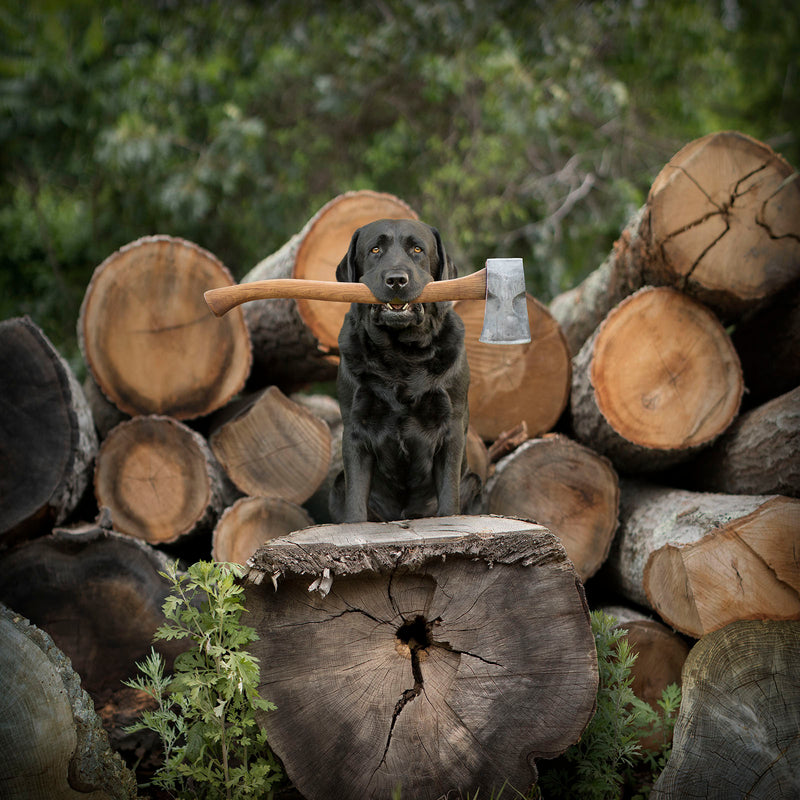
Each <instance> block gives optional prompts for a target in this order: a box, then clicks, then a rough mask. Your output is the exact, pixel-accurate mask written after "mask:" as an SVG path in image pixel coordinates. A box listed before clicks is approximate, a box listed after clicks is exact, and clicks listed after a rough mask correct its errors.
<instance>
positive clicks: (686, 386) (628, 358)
mask: <svg viewBox="0 0 800 800" xmlns="http://www.w3.org/2000/svg"><path fill="white" fill-rule="evenodd" d="M743 389H744V387H743V382H742V371H741V368H740V366H739V359H738V357H737V355H736V351H735V350H734V349H733V345H732V344H731V341H730V339H729V337H728V335H727V334H726V333H725V330H724V328H723V327H722V325H721V324H720V322H719V321H718V320H717V318H716V317H715V316H714V315H713V314H712V313H711V312H710V311H709V310H708V309H707V308H705V307H704V306H702V305H700V304H699V303H697V302H695V301H694V300H692V299H691V298H689V297H687V296H686V295H685V294H682V293H681V292H678V291H676V290H675V289H669V288H666V287H660V288H653V287H646V288H644V289H640V290H639V291H638V292H636V293H635V294H633V295H631V296H630V297H627V298H626V299H625V300H623V301H622V302H621V303H620V304H619V305H618V306H617V307H616V308H614V309H613V310H612V311H611V313H610V314H609V315H608V316H607V317H606V319H605V320H604V321H603V323H602V325H600V326H599V327H598V328H597V330H596V331H595V332H594V334H592V336H591V337H590V338H589V339H588V340H587V341H586V343H585V344H584V345H583V347H582V348H581V350H580V352H579V353H578V355H577V356H576V357H575V359H574V363H573V372H572V424H573V428H574V431H575V434H576V436H577V437H578V438H579V439H580V440H581V441H583V442H585V443H586V444H588V445H590V446H591V447H593V448H595V449H596V450H597V451H598V452H601V453H603V454H604V455H607V456H608V457H609V458H610V459H611V460H612V462H613V463H614V466H615V467H617V469H619V470H621V471H627V472H640V471H653V470H657V469H664V468H666V467H668V466H671V465H673V464H676V463H679V462H681V461H685V460H687V459H688V458H689V457H691V456H692V455H694V454H695V453H696V452H697V451H698V450H699V449H700V448H701V447H704V446H707V445H708V444H710V443H711V442H712V441H713V440H714V439H716V438H717V436H719V435H720V434H721V433H722V432H723V431H724V430H725V429H726V428H727V427H728V426H729V425H730V424H731V422H732V421H733V419H734V417H735V416H736V414H737V412H738V410H739V403H740V401H741V397H742V392H743Z"/></svg>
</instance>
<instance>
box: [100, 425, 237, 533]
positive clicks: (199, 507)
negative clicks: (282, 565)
mask: <svg viewBox="0 0 800 800" xmlns="http://www.w3.org/2000/svg"><path fill="white" fill-rule="evenodd" d="M94 490H95V497H96V498H97V503H98V506H101V507H102V506H105V507H107V508H108V509H109V510H110V512H111V517H112V520H113V525H114V529H115V530H118V531H120V532H122V533H127V534H128V535H130V536H136V537H138V538H140V539H144V540H145V541H146V542H148V543H150V544H164V543H167V542H174V541H176V540H178V539H179V538H181V537H184V536H189V535H191V534H195V533H204V532H205V533H207V532H210V531H211V530H212V529H213V527H214V525H215V524H216V521H217V519H218V518H219V515H220V514H221V513H222V511H223V510H224V509H225V508H226V507H227V506H228V505H229V504H230V503H232V502H233V500H234V499H235V497H236V492H235V490H234V488H233V487H232V486H231V484H230V482H229V481H228V480H227V478H226V477H225V474H224V472H223V470H222V467H220V465H219V463H218V462H217V460H216V458H214V455H213V453H212V452H211V449H210V447H209V446H208V444H207V442H206V440H205V439H204V438H203V437H202V436H201V435H200V434H199V433H197V432H196V431H193V430H191V429H190V428H188V427H187V426H186V425H184V424H183V423H181V422H178V421H177V420H174V419H171V418H170V417H163V416H159V415H151V416H146V417H134V418H133V419H131V420H128V421H126V422H121V423H120V424H119V425H117V426H116V427H115V428H114V430H112V431H111V433H110V434H109V435H108V436H107V437H106V439H105V441H104V442H103V444H102V446H101V448H100V452H99V454H98V456H97V465H96V467H95V475H94Z"/></svg>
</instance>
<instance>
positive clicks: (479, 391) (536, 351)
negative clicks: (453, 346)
mask: <svg viewBox="0 0 800 800" xmlns="http://www.w3.org/2000/svg"><path fill="white" fill-rule="evenodd" d="M526 300H527V307H528V322H529V324H530V328H531V341H530V342H529V343H528V344H508V345H496V344H484V343H483V342H479V341H478V337H479V336H480V334H481V331H482V330H483V317H484V312H485V307H486V304H485V302H484V301H483V300H460V301H458V302H457V303H456V304H455V306H454V308H455V310H456V312H457V313H458V315H459V316H460V317H461V319H462V320H463V321H464V327H465V329H466V332H465V339H464V344H465V346H466V349H467V360H468V361H469V369H470V387H469V414H470V424H471V425H472V427H473V428H474V429H475V430H476V431H477V433H478V434H479V435H480V436H481V438H482V439H484V440H486V441H493V440H495V439H497V438H498V436H500V434H501V433H503V432H504V431H506V430H508V429H510V428H513V427H515V426H517V425H519V424H520V423H521V422H525V424H526V425H527V426H528V433H529V434H530V435H531V436H539V435H541V434H542V433H545V432H547V431H549V430H550V429H551V428H552V427H553V426H554V425H555V424H556V422H558V418H559V417H560V416H561V414H562V412H563V411H564V409H565V408H566V405H567V400H568V399H569V388H570V354H569V349H568V347H567V343H566V341H565V339H564V336H563V335H562V333H561V329H560V328H559V326H558V323H557V322H556V321H555V319H554V318H553V317H552V316H551V314H550V312H549V311H548V310H547V308H546V307H545V306H544V305H542V304H541V303H540V302H539V301H538V300H536V299H534V298H533V297H531V296H530V295H528V296H527V297H526Z"/></svg>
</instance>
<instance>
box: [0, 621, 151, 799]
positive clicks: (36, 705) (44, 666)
mask: <svg viewBox="0 0 800 800" xmlns="http://www.w3.org/2000/svg"><path fill="white" fill-rule="evenodd" d="M0 796H2V797H3V798H5V800H17V799H19V800H80V799H81V798H84V799H85V800H133V798H135V797H136V796H137V795H136V781H135V779H134V777H133V775H132V774H131V773H130V772H129V771H128V770H127V769H126V768H125V767H124V765H123V763H122V759H121V758H120V757H119V756H118V755H117V754H116V753H114V752H113V751H112V750H111V748H110V747H109V745H108V738H107V737H106V735H105V733H104V732H103V729H102V727H101V726H100V721H99V719H98V717H97V714H95V711H94V707H93V706H92V701H91V699H90V697H89V695H87V694H86V692H84V691H83V690H82V689H81V686H80V679H79V678H78V676H77V674H76V673H75V672H74V671H73V669H72V667H71V665H70V661H69V659H68V658H67V657H66V656H65V655H64V654H63V653H62V652H61V651H60V650H59V649H58V648H57V647H56V646H55V645H54V644H53V641H52V639H51V638H50V637H49V636H48V635H47V634H46V633H45V632H44V631H41V630H39V629H38V628H36V627H34V626H33V625H31V624H30V623H29V622H28V620H26V619H25V618H24V617H22V616H21V615H20V614H18V613H16V612H15V611H12V610H10V609H8V608H6V607H5V606H2V605H0Z"/></svg>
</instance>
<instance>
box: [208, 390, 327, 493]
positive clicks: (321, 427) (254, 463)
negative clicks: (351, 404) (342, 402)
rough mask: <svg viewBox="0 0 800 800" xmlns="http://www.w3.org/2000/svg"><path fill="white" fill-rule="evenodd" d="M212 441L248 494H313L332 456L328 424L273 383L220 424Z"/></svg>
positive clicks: (216, 452) (229, 470) (231, 473)
mask: <svg viewBox="0 0 800 800" xmlns="http://www.w3.org/2000/svg"><path fill="white" fill-rule="evenodd" d="M209 443H210V445H211V449H212V451H213V452H214V455H215V456H216V457H217V459H218V460H219V463H220V464H221V465H222V467H223V469H224V470H225V472H226V474H227V475H228V477H229V478H230V479H231V480H232V481H233V483H234V484H235V485H236V487H237V488H238V489H240V490H241V491H242V492H243V493H244V494H248V495H253V496H262V497H282V498H283V499H285V500H289V501H290V502H292V503H303V502H304V501H305V500H307V499H308V498H309V497H311V495H312V494H314V492H315V491H316V490H317V488H318V487H319V485H320V484H321V483H322V481H323V480H324V479H325V476H326V475H327V472H328V465H329V463H330V460H331V433H330V429H329V427H328V425H327V424H326V423H325V422H323V421H322V420H321V419H319V418H318V417H317V416H315V415H314V414H313V413H311V411H308V410H307V409H306V408H304V407H303V406H302V405H300V404H299V403H295V402H294V401H292V400H290V399H289V398H288V397H286V395H284V394H283V393H282V392H281V391H280V389H278V388H277V387H275V386H270V387H269V389H266V390H265V391H264V392H262V393H260V394H258V395H257V396H256V397H255V398H254V399H253V400H252V402H250V403H249V405H247V406H246V407H245V408H244V409H242V410H241V411H240V412H239V414H238V415H237V416H236V417H234V418H233V419H232V420H230V421H229V422H226V423H225V424H224V425H221V426H220V427H219V428H218V429H217V430H216V431H215V432H214V433H213V434H212V435H211V436H210V437H209Z"/></svg>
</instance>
